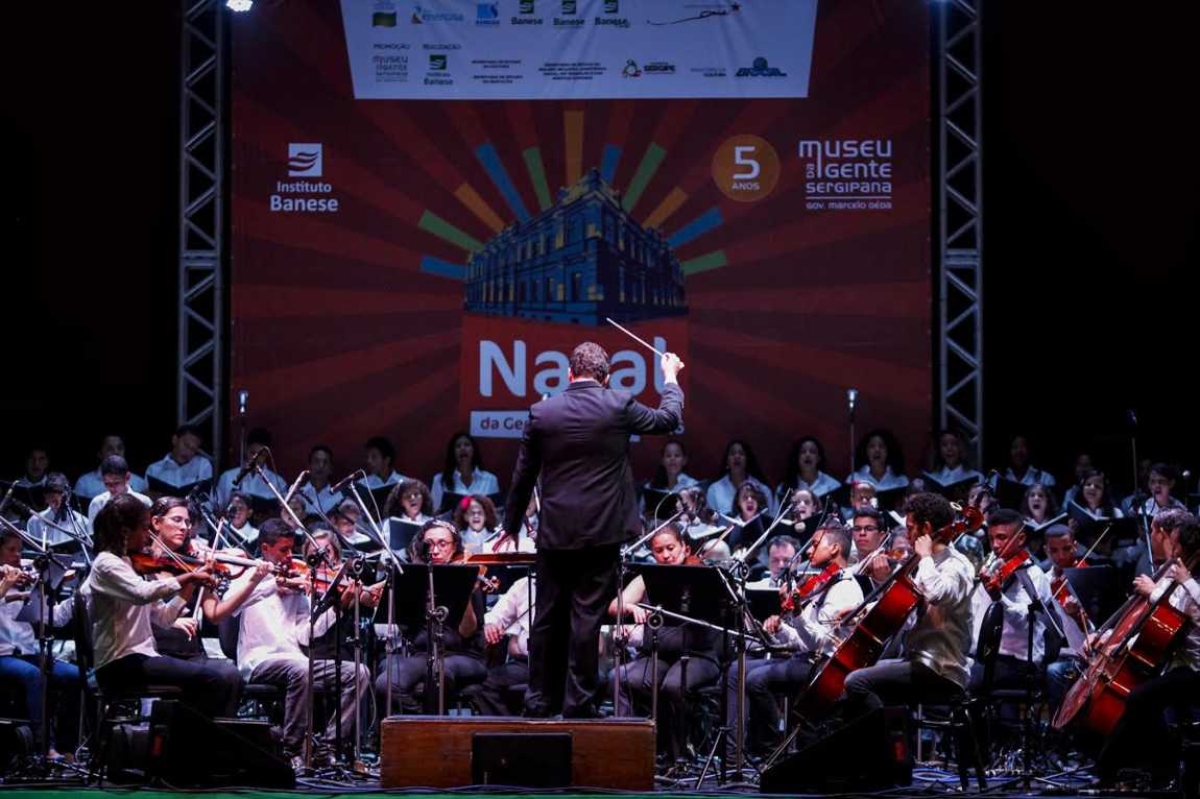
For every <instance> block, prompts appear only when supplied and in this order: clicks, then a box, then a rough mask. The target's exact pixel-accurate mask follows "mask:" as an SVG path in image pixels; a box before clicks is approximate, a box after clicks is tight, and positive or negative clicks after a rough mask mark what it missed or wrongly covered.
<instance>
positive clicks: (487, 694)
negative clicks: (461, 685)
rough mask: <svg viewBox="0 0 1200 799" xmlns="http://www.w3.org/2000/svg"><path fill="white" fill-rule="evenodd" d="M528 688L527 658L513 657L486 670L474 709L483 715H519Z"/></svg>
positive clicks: (476, 696)
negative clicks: (500, 664) (501, 664)
mask: <svg viewBox="0 0 1200 799" xmlns="http://www.w3.org/2000/svg"><path fill="white" fill-rule="evenodd" d="M528 688H529V660H528V659H526V658H520V659H513V660H510V661H508V662H507V663H505V664H504V665H503V666H496V667H495V668H492V669H489V670H488V676H487V679H486V680H484V681H483V685H481V686H480V689H479V693H477V694H476V695H475V700H474V704H475V709H476V710H478V711H479V713H480V715H483V716H519V715H521V711H522V709H523V708H524V706H525V691H526V690H528Z"/></svg>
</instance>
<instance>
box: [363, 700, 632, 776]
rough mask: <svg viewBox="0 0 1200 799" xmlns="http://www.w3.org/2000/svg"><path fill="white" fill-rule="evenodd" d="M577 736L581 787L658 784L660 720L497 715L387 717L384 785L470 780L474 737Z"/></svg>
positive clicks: (575, 761) (574, 762)
mask: <svg viewBox="0 0 1200 799" xmlns="http://www.w3.org/2000/svg"><path fill="white" fill-rule="evenodd" d="M477 733H479V734H489V735H496V734H506V733H524V734H539V733H540V734H553V733H559V734H562V733H566V734H569V735H570V736H571V784H572V787H576V788H615V789H619V790H624V791H652V790H653V789H654V723H653V722H652V721H650V720H649V719H586V720H581V719H574V720H563V721H551V720H548V719H524V718H511V717H503V716H500V717H497V716H466V717H448V716H392V717H390V718H387V719H384V720H383V728H382V735H381V742H380V761H379V762H380V783H381V784H382V787H384V788H412V787H428V788H456V787H460V786H464V785H471V784H472V782H473V780H472V776H471V775H472V764H471V754H472V750H473V740H474V736H475V735H476V734H477Z"/></svg>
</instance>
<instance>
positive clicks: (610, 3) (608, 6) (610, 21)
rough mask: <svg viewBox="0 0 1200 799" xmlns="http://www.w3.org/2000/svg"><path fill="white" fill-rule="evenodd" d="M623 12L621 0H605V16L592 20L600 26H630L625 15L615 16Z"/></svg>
mask: <svg viewBox="0 0 1200 799" xmlns="http://www.w3.org/2000/svg"><path fill="white" fill-rule="evenodd" d="M620 13H621V0H604V14H605V15H604V16H603V17H596V18H595V19H594V20H592V22H593V24H595V25H596V26H598V27H608V28H628V27H629V20H628V19H627V18H625V17H613V16H612V15H614V14H620Z"/></svg>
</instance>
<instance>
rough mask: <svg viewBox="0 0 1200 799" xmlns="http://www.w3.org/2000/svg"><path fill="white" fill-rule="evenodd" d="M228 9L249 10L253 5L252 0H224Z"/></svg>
mask: <svg viewBox="0 0 1200 799" xmlns="http://www.w3.org/2000/svg"><path fill="white" fill-rule="evenodd" d="M225 5H226V6H228V7H229V10H230V11H249V10H250V9H251V8H253V7H254V0H225Z"/></svg>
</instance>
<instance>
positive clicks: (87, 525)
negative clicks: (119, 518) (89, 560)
mask: <svg viewBox="0 0 1200 799" xmlns="http://www.w3.org/2000/svg"><path fill="white" fill-rule="evenodd" d="M67 511H68V513H69V514H70V517H69V518H66V519H63V520H62V521H59V522H56V521H54V510H53V509H52V508H46V509H45V510H44V511H42V512H41V513H37V514H34V515H33V516H30V517H29V521H28V522H26V524H25V532H27V533H28V534H29V537H30V538H33V539H35V540H37V541H38V543H40V544H41V545H42V546H44V547H45V546H56V545H58V544H65V543H66V542H68V541H72V540H73V539H72V538H71V536H69V535H67V534H66V533H64V532H62V530H56V529H54V527H52V526H51V525H56V526H58V527H61V528H63V530H70V531H71V532H72V533H75V534H76V535H80V536H83V537H84V540H85V541H87V542H90V541H91V540H92V523H91V522H90V521H88V519H87V517H85V516H84V515H83V514H82V513H80V512H79V511H77V510H74V509H71V508H68V509H67ZM47 521H49V524H47V523H46V522H47Z"/></svg>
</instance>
